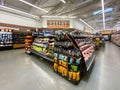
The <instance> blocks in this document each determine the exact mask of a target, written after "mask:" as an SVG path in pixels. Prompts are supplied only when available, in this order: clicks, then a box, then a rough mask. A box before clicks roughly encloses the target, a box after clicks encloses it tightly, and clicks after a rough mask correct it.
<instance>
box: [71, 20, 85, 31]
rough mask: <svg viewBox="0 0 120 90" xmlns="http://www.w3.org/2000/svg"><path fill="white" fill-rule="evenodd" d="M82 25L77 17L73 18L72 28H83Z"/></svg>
mask: <svg viewBox="0 0 120 90" xmlns="http://www.w3.org/2000/svg"><path fill="white" fill-rule="evenodd" d="M84 26H85V25H84V24H83V23H82V22H81V21H80V20H79V19H78V18H75V19H73V28H76V29H79V30H84Z"/></svg>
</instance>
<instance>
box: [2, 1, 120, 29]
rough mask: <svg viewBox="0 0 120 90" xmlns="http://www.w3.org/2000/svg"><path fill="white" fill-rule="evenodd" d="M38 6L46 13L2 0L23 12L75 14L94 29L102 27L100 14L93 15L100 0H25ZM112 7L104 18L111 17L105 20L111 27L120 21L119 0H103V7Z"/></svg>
mask: <svg viewBox="0 0 120 90" xmlns="http://www.w3.org/2000/svg"><path fill="white" fill-rule="evenodd" d="M26 1H28V2H30V3H32V4H34V5H36V6H38V7H41V8H43V9H45V10H47V11H48V13H46V12H43V11H40V10H38V9H36V8H33V7H31V6H29V5H26V4H24V3H22V2H20V1H19V0H4V2H5V5H6V6H9V7H12V8H15V9H18V10H22V11H24V12H28V13H32V14H34V15H38V16H42V15H52V16H53V15H59V16H63V15H64V16H65V15H68V16H77V17H80V18H82V19H83V20H85V21H86V22H88V23H89V24H90V25H91V26H93V27H94V28H95V29H101V28H102V22H96V21H97V20H102V15H101V14H100V15H95V16H94V15H93V12H94V11H97V10H101V0H65V1H66V3H65V4H64V3H62V2H61V0H26ZM109 7H110V8H113V11H112V12H110V13H106V18H108V17H112V18H113V20H109V21H107V22H106V27H107V28H112V27H113V26H114V25H115V24H116V23H117V22H118V21H120V0H105V8H109Z"/></svg>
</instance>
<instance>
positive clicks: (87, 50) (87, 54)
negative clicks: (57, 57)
mask: <svg viewBox="0 0 120 90" xmlns="http://www.w3.org/2000/svg"><path fill="white" fill-rule="evenodd" d="M74 39H75V41H76V43H77V45H78V47H79V48H80V50H81V52H82V55H83V57H84V60H85V63H86V68H87V71H88V70H89V68H90V66H91V64H92V62H93V60H94V58H95V44H94V42H93V37H87V36H86V37H85V36H83V37H82V36H74Z"/></svg>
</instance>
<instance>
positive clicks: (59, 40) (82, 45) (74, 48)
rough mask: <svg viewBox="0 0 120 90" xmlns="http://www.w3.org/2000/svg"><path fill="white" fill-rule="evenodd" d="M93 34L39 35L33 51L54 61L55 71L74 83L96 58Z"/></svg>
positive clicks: (84, 73) (76, 82)
mask: <svg viewBox="0 0 120 90" xmlns="http://www.w3.org/2000/svg"><path fill="white" fill-rule="evenodd" d="M94 46H95V45H94V43H93V36H92V35H89V36H87V35H81V36H79V35H78V36H76V35H69V34H58V35H56V36H39V37H37V38H36V39H35V40H34V42H33V44H32V48H31V52H32V53H34V54H36V55H38V56H40V57H42V58H44V59H46V60H48V61H51V62H54V65H53V68H54V71H55V72H56V73H57V74H59V75H61V76H62V77H64V78H66V79H67V80H69V81H70V82H72V83H74V84H78V83H79V81H80V79H81V77H82V76H85V75H86V73H87V71H89V69H90V67H91V65H92V63H93V61H94V59H95V49H94Z"/></svg>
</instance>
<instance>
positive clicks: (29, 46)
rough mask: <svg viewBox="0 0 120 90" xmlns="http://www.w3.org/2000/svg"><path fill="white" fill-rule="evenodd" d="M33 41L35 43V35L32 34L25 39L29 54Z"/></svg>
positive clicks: (26, 50) (26, 49)
mask: <svg viewBox="0 0 120 90" xmlns="http://www.w3.org/2000/svg"><path fill="white" fill-rule="evenodd" d="M32 43H33V37H32V36H30V35H29V36H26V39H25V52H26V53H27V54H30V53H31V46H32Z"/></svg>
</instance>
